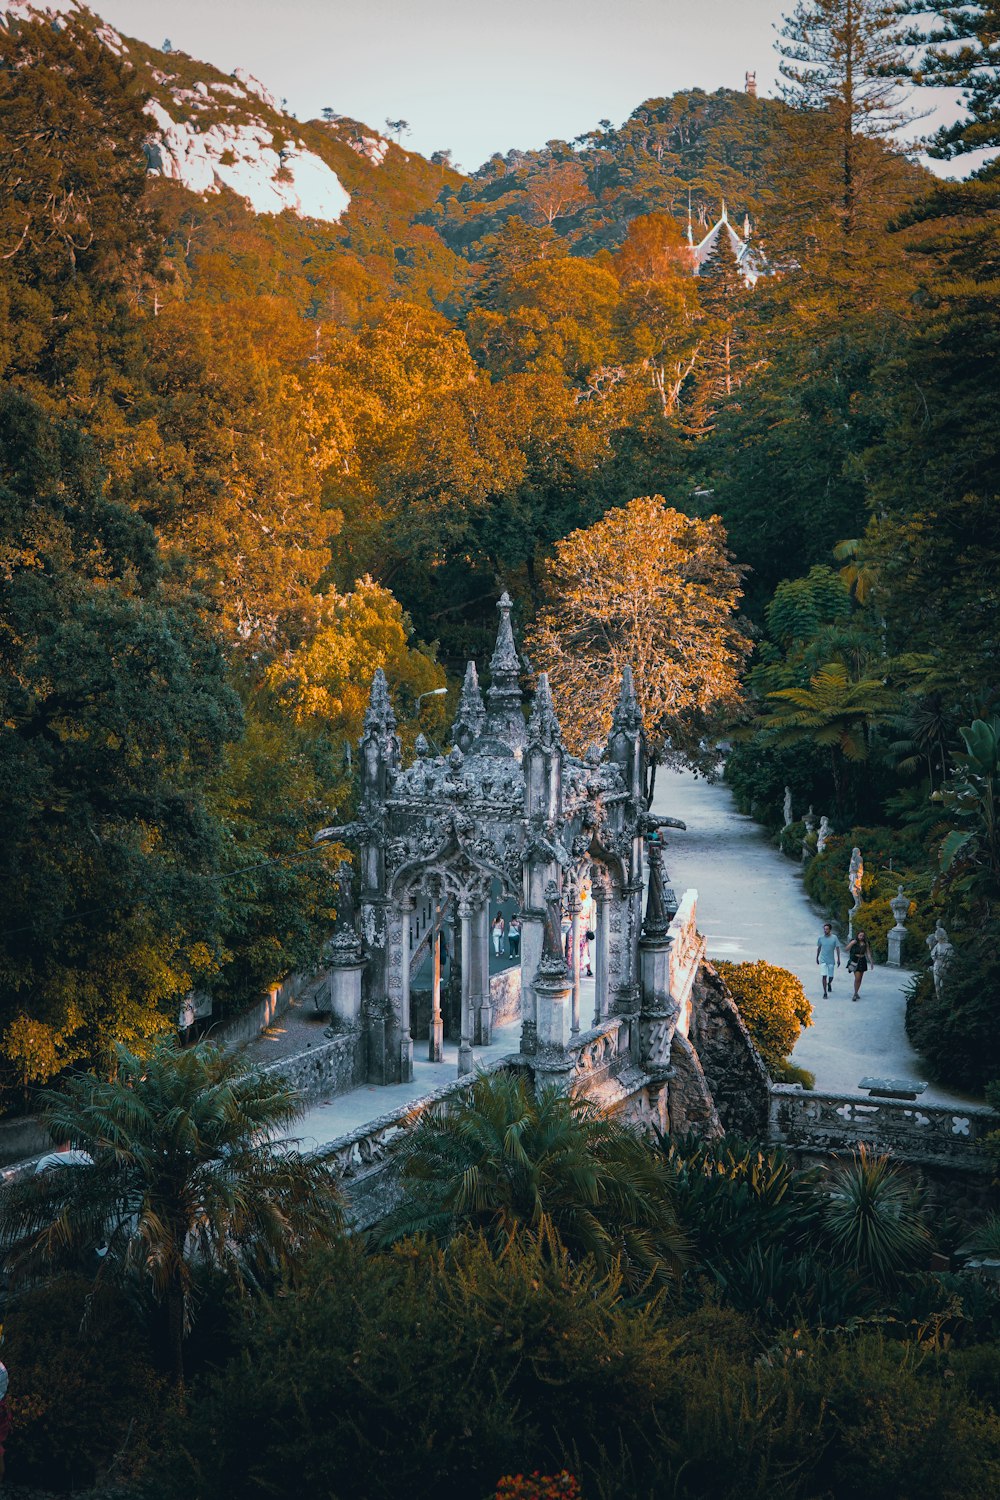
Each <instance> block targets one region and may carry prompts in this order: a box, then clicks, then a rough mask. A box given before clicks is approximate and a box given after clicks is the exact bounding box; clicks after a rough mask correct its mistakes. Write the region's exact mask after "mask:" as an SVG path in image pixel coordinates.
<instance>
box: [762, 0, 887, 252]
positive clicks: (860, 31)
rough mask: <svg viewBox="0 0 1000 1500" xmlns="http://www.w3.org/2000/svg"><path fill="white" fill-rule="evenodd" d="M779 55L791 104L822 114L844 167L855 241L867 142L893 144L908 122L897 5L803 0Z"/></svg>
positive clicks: (844, 198) (849, 229) (847, 222)
mask: <svg viewBox="0 0 1000 1500" xmlns="http://www.w3.org/2000/svg"><path fill="white" fill-rule="evenodd" d="M783 21H784V24H783V26H782V29H781V33H780V39H779V43H778V50H779V51H780V53H781V56H782V62H781V64H780V69H781V73H782V76H783V77H784V78H785V79H786V80H787V82H786V87H785V89H784V94H785V97H786V99H787V100H788V101H789V103H791V104H795V105H799V106H801V107H804V108H806V109H809V110H815V111H823V112H825V114H826V116H827V117H828V119H829V122H830V126H831V128H832V131H833V133H834V139H835V144H836V149H837V155H838V160H839V184H838V189H839V191H838V198H839V207H840V215H841V222H842V226H843V231H844V233H845V235H850V234H853V232H854V230H855V228H856V226H857V220H858V200H859V196H860V193H861V191H862V181H861V175H862V174H861V144H860V141H861V138H862V137H864V136H867V137H869V138H882V137H885V136H891V135H892V134H893V133H894V132H895V131H896V130H897V129H898V128H899V126H900V125H901V124H902V123H903V122H904V120H905V119H906V118H907V116H906V112H905V110H904V107H903V101H902V96H901V89H900V82H899V81H900V79H901V78H902V77H904V76H905V74H906V71H907V70H906V60H905V57H904V54H903V48H902V43H901V40H900V23H899V17H898V16H897V14H896V11H895V7H894V5H893V4H892V3H891V0H797V4H796V6H795V9H794V11H793V12H792V14H791V15H790V16H785V17H784V18H783Z"/></svg>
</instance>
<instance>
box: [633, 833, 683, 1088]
mask: <svg viewBox="0 0 1000 1500" xmlns="http://www.w3.org/2000/svg"><path fill="white" fill-rule="evenodd" d="M671 946H672V943H671V938H670V921H669V918H668V916H667V912H666V905H665V901H664V873H663V851H662V849H661V847H660V843H659V840H657V839H654V838H651V839H650V840H649V891H648V894H647V899H646V919H645V921H644V923H643V928H642V937H641V938H640V940H639V965H640V975H641V980H640V983H641V996H642V998H641V1009H640V1015H639V1062H640V1064H641V1066H642V1067H643V1068H644V1069H645V1071H646V1072H647V1073H649V1074H650V1075H651V1076H652V1077H653V1078H657V1079H661V1080H663V1079H666V1078H667V1077H669V1074H670V1044H671V1041H672V1040H673V1034H674V1031H675V1030H676V1027H677V1018H678V1015H679V1014H680V1006H679V1005H678V1003H677V1001H676V1000H675V999H674V996H673V995H672V994H671V991H670V950H671Z"/></svg>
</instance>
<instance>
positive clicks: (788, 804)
mask: <svg viewBox="0 0 1000 1500" xmlns="http://www.w3.org/2000/svg"><path fill="white" fill-rule="evenodd" d="M784 819H785V827H786V828H788V827H790V825H791V821H792V789H791V787H790V786H786V787H785V801H784Z"/></svg>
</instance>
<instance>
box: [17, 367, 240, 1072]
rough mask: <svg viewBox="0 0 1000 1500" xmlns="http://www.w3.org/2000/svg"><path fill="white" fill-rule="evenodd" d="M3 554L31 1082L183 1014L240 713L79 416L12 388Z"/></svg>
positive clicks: (207, 922) (208, 950)
mask: <svg viewBox="0 0 1000 1500" xmlns="http://www.w3.org/2000/svg"><path fill="white" fill-rule="evenodd" d="M0 567H2V570H3V577H4V587H3V591H2V594H0V659H2V666H3V671H2V674H0V706H2V710H0V723H2V726H3V727H2V730H0V787H2V792H0V848H2V857H0V882H2V892H3V894H2V902H0V904H2V907H3V913H4V918H3V936H2V939H0V1029H2V1039H0V1049H3V1051H4V1054H5V1056H6V1058H7V1059H8V1060H9V1061H10V1062H11V1063H13V1064H14V1065H15V1067H16V1069H17V1072H18V1074H19V1076H20V1079H21V1081H22V1082H24V1083H27V1082H29V1081H32V1080H39V1079H44V1078H45V1077H47V1076H49V1075H50V1074H51V1073H52V1072H54V1071H57V1069H58V1067H60V1066H63V1065H65V1063H67V1062H69V1061H72V1060H73V1059H74V1058H76V1057H83V1058H86V1059H87V1060H97V1059H99V1058H100V1057H101V1056H102V1054H103V1053H104V1051H105V1049H107V1047H108V1046H109V1045H110V1044H111V1043H112V1042H114V1041H115V1040H116V1039H121V1040H126V1041H129V1042H131V1043H134V1044H138V1043H139V1042H141V1040H142V1039H143V1038H144V1037H147V1036H149V1035H150V1034H152V1033H155V1032H157V1031H162V1030H163V1029H165V1028H168V1027H170V1026H171V1025H172V1024H173V1022H174V1019H175V1017H176V1005H177V998H178V996H179V995H181V994H183V993H184V992H185V990H186V989H188V988H190V986H191V984H192V982H194V979H195V977H196V976H197V975H199V973H200V972H201V971H203V970H204V969H206V968H209V967H211V964H212V961H213V948H214V945H215V941H216V936H217V933H218V922H219V915H220V909H219V890H218V885H217V882H216V881H215V879H214V878H213V875H214V863H215V859H216V857H217V853H218V848H219V826H218V824H217V822H216V820H215V819H214V817H213V816H212V813H211V811H210V808H209V806H208V798H207V793H208V785H209V781H210V778H211V777H212V776H213V775H214V773H215V772H216V770H217V769H218V767H219V764H220V759H221V755H222V752H223V749H224V746H225V745H226V743H227V742H228V741H230V740H232V739H234V738H235V737H237V736H238V735H239V733H240V729H241V718H240V709H239V702H238V699H237V698H236V695H235V694H234V693H233V692H232V690H231V688H230V687H229V686H228V684H227V682H226V675H225V667H224V663H223V660H222V656H221V653H220V651H219V648H218V646H217V644H216V643H215V642H214V641H213V640H212V639H211V638H210V637H209V636H208V635H207V634H206V632H205V630H204V627H203V626H202V625H201V624H200V623H199V621H198V619H197V617H196V616H195V613H194V611H193V609H192V608H191V606H190V604H189V603H187V602H185V600H184V598H183V596H182V595H180V594H179V593H178V591H177V590H176V589H174V588H169V587H168V585H167V583H166V582H165V580H164V578H163V576H162V571H161V566H160V562H159V559H158V555H157V549H156V540H155V536H154V534H153V532H152V530H151V528H150V527H149V526H148V525H147V524H146V523H145V522H144V521H142V520H140V519H139V518H138V517H137V516H136V515H135V513H134V512H132V511H130V510H128V509H126V508H125V507H123V506H122V505H120V504H118V503H116V502H115V501H112V500H110V499H108V498H107V494H106V476H105V474H104V472H103V470H102V468H101V466H100V464H99V463H98V461H97V458H96V455H95V453H94V451H93V448H92V446H91V445H90V444H89V443H88V442H87V441H86V439H85V438H84V437H83V436H82V435H81V434H80V432H79V430H78V429H77V428H76V427H75V426H73V425H72V424H70V423H66V422H57V421H54V420H52V419H49V418H46V417H45V416H44V415H43V414H42V413H41V412H40V411H39V409H38V408H37V407H36V406H35V405H34V404H33V403H32V402H31V401H30V400H29V399H28V398H26V397H25V396H23V395H19V394H17V393H14V392H11V391H10V390H6V391H4V392H2V393H0ZM171 1011H173V1016H171ZM19 1017H21V1018H24V1019H26V1020H27V1021H30V1022H31V1038H32V1040H31V1049H30V1052H31V1056H33V1057H34V1059H35V1061H36V1062H38V1063H40V1064H42V1065H41V1066H40V1067H36V1066H35V1065H34V1063H32V1062H31V1060H30V1058H29V1057H26V1056H25V1055H24V1053H23V1051H19V1049H18V1048H17V1047H16V1046H14V1043H15V1040H16V1033H11V1031H10V1028H11V1025H12V1023H13V1022H14V1021H15V1020H16V1019H17V1018H19ZM21 1033H22V1036H26V1035H27V1033H25V1031H24V1025H23V1024H22V1026H21ZM12 1047H13V1053H12Z"/></svg>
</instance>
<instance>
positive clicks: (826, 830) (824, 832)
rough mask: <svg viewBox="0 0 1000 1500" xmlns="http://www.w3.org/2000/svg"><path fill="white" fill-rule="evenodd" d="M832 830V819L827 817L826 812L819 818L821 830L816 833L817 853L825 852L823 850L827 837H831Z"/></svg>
mask: <svg viewBox="0 0 1000 1500" xmlns="http://www.w3.org/2000/svg"><path fill="white" fill-rule="evenodd" d="M832 832H833V829H832V828H831V827H830V819H829V818H828V817H827V815H826V813H824V814H823V816H822V817H821V818H820V820H819V832H818V833H817V834H816V853H817V854H822V853H823V850H824V849H825V848H826V843H827V839H828V838H829V837H830V834H831V833H832Z"/></svg>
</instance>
